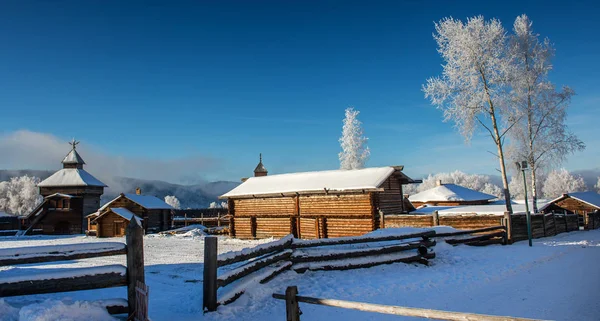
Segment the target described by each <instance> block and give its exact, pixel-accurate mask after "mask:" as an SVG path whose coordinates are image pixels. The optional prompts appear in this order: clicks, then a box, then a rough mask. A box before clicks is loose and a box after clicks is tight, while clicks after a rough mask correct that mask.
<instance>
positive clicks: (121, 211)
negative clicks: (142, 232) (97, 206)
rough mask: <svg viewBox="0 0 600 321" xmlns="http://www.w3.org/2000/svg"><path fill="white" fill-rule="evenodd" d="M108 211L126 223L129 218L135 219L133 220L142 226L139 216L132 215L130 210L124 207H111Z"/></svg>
mask: <svg viewBox="0 0 600 321" xmlns="http://www.w3.org/2000/svg"><path fill="white" fill-rule="evenodd" d="M110 210H111V211H112V212H113V213H115V214H117V215H119V216H120V217H122V218H124V219H126V220H128V221H131V218H132V217H135V220H136V221H137V223H138V225H139V226H142V219H141V218H140V217H139V216H137V215H135V214H134V213H132V212H131V211H130V210H128V209H126V208H124V207H111V208H110Z"/></svg>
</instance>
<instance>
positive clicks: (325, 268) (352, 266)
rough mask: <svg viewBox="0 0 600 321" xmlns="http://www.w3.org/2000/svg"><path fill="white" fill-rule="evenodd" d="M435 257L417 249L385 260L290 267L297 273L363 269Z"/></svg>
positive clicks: (423, 260)
mask: <svg viewBox="0 0 600 321" xmlns="http://www.w3.org/2000/svg"><path fill="white" fill-rule="evenodd" d="M432 258H435V253H433V252H431V253H426V254H422V253H421V252H420V251H419V254H417V255H414V256H405V257H401V258H390V259H386V260H378V261H367V262H360V263H354V262H353V263H348V264H344V265H335V264H331V265H321V266H318V267H316V268H315V267H311V266H308V265H304V266H301V267H296V268H294V267H293V266H292V269H293V270H294V271H296V272H298V273H304V272H305V271H306V270H309V269H310V270H311V271H334V270H337V271H344V270H352V269H364V268H369V267H373V266H377V265H383V264H392V263H414V262H416V263H422V264H425V265H427V264H428V263H427V259H432Z"/></svg>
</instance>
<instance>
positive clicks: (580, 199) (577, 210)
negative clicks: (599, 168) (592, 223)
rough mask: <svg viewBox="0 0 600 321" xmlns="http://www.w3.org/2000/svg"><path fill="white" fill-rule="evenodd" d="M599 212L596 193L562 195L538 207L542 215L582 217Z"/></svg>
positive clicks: (599, 204)
mask: <svg viewBox="0 0 600 321" xmlns="http://www.w3.org/2000/svg"><path fill="white" fill-rule="evenodd" d="M599 210H600V194H598V193H596V192H575V193H567V194H563V195H561V196H560V197H558V198H556V199H554V200H552V201H550V203H548V204H546V205H544V206H542V207H540V212H542V213H552V212H555V213H564V212H567V213H569V214H573V213H574V214H579V215H584V214H587V213H593V212H596V211H599Z"/></svg>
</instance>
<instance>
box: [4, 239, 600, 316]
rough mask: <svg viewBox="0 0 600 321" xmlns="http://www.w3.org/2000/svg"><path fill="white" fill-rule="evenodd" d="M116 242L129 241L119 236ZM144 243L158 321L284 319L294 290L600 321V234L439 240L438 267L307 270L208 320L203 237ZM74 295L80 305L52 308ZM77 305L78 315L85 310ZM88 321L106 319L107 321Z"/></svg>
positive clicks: (8, 305) (36, 300)
mask: <svg viewBox="0 0 600 321" xmlns="http://www.w3.org/2000/svg"><path fill="white" fill-rule="evenodd" d="M410 232H414V229H413V230H410ZM96 240H98V239H96V238H86V237H82V236H76V237H47V236H44V237H22V238H0V247H1V248H9V247H10V248H14V247H20V246H34V245H51V244H69V243H81V242H95V241H96ZM109 240H110V241H111V242H113V241H117V242H118V241H123V240H122V239H119V238H116V239H109ZM100 241H106V239H100ZM268 241H272V240H261V241H240V240H232V239H227V238H220V240H219V253H225V252H229V251H238V250H241V249H243V248H248V247H252V246H256V245H257V244H259V243H264V242H268ZM144 242H145V243H144V245H145V261H146V282H147V283H148V285H149V286H150V293H151V294H150V317H151V318H152V320H154V321H157V320H169V321H172V320H282V319H283V318H284V316H285V303H284V302H283V301H281V300H276V299H273V298H271V294H272V293H274V292H277V293H284V291H285V288H286V287H287V286H289V285H296V286H298V289H299V292H300V294H301V295H307V296H314V297H322V298H331V299H342V300H351V301H359V302H369V303H378V304H387V305H399V306H408V307H418V308H428V309H439V310H449V311H461V312H471V313H481V314H492V315H507V316H517V317H528V318H538V319H547V320H584V321H585V320H600V304H598V303H597V301H598V299H597V297H596V295H597V293H598V289H600V269H596V268H593V267H594V266H596V265H597V263H598V262H600V230H593V231H581V232H571V233H563V234H560V235H557V236H555V237H551V238H543V239H537V240H534V246H533V247H532V248H530V247H528V246H527V242H519V243H516V244H513V245H510V246H501V245H492V246H487V247H468V246H464V245H459V246H455V247H453V246H450V245H447V244H445V243H444V242H438V244H437V245H436V246H435V247H434V249H435V252H436V258H435V259H432V260H431V261H430V262H431V266H429V267H427V266H422V265H412V264H403V263H396V264H390V265H382V266H376V267H372V268H368V269H358V270H349V271H308V272H306V273H304V274H297V273H296V272H293V271H288V272H284V273H283V274H281V275H279V276H278V277H276V278H275V279H274V280H272V281H271V282H269V283H268V284H266V285H260V286H256V287H254V288H252V289H249V290H248V291H247V292H246V294H244V295H242V297H241V298H240V299H238V300H237V301H236V302H234V303H232V304H230V305H228V306H223V307H219V308H218V310H217V311H216V312H213V313H208V314H203V313H202V282H201V279H202V267H203V266H202V259H203V253H202V251H203V248H204V244H203V238H202V237H179V236H147V237H145V238H144ZM123 260H124V257H107V258H97V259H89V260H80V261H76V262H75V263H73V264H66V263H64V262H57V263H54V264H39V265H32V266H20V267H16V268H15V267H0V273H2V274H5V273H6V274H7V275H10V274H12V273H15V274H22V273H33V274H35V273H36V272H39V273H43V272H44V270H46V271H47V270H53V269H58V268H73V267H82V266H97V265H104V264H123V263H124V262H123ZM223 272H225V271H223ZM223 272H221V273H223ZM240 281H241V282H244V280H240ZM230 286H231V287H235V286H236V284H235V283H233V284H231V285H230ZM224 290H226V289H224ZM125 292H126V291H125V288H112V289H102V290H93V291H79V292H70V293H56V294H49V295H33V296H26V297H13V298H5V299H4V300H2V301H0V315H1V316H2V317H0V320H2V321H8V320H11V321H13V320H35V319H34V318H31V317H28V315H33V314H32V312H31V311H36V313H38V314H39V313H40V312H39V311H41V310H42V311H46V312H48V311H50V310H51V308H50V307H55V306H58V307H59V308H56V310H57V311H63V310H64V307H62V308H61V305H64V304H72V305H74V304H79V307H80V306H81V304H83V303H73V301H75V299H76V300H97V299H107V298H118V297H125ZM65 298H67V299H70V300H71V301H64V302H59V303H57V302H55V301H49V302H44V300H47V299H52V300H64V299H65ZM52 302H54V303H55V304H54V305H53V304H51V303H52ZM40 303H41V304H40ZM32 304H33V305H32ZM74 308H75V310H76V308H77V305H75V306H74ZM300 308H301V310H302V311H303V315H302V319H303V320H311V321H312V320H316V321H319V320H323V321H331V320H415V319H414V318H403V317H398V316H389V315H382V314H376V313H366V312H358V311H353V310H345V309H338V308H332V307H323V306H314V305H308V304H302V303H301V304H300ZM11 309H12V310H11ZM61 309H62V310H61ZM19 310H20V313H21V316H20V318H19ZM75 310H74V311H75ZM28 311H29V312H28ZM63 312H64V311H63ZM57 313H58V312H57ZM57 315H58V314H57ZM108 318H109V319H107V320H110V317H108ZM62 319H63V320H67V319H65V318H62ZM77 319H78V318H74V320H77ZM87 319H88V320H104V319H102V318H100V317H98V318H94V317H89V318H87ZM42 320H45V319H42Z"/></svg>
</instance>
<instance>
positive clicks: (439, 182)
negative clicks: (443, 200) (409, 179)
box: [435, 179, 444, 186]
mask: <svg viewBox="0 0 600 321" xmlns="http://www.w3.org/2000/svg"><path fill="white" fill-rule="evenodd" d="M442 185H444V184H442V180H441V179H438V180H437V181H435V186H442Z"/></svg>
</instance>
